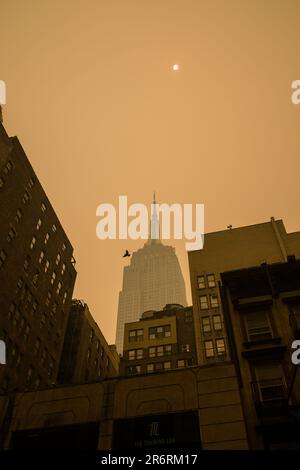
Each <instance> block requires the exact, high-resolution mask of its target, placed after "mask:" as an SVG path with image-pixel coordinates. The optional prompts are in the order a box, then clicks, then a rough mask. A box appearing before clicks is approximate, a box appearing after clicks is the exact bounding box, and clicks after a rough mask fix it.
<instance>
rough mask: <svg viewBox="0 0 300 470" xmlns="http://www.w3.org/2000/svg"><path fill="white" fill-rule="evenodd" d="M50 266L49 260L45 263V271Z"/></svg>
mask: <svg viewBox="0 0 300 470" xmlns="http://www.w3.org/2000/svg"><path fill="white" fill-rule="evenodd" d="M43 257H44V256H43ZM49 266H50V263H49V261H48V260H47V261H46V263H45V273H46V272H47V271H48V269H49Z"/></svg>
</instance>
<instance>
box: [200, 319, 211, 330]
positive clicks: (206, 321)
mask: <svg viewBox="0 0 300 470" xmlns="http://www.w3.org/2000/svg"><path fill="white" fill-rule="evenodd" d="M201 321H202V330H203V333H210V332H211V326H210V318H209V317H202V319H201Z"/></svg>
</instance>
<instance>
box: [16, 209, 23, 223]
mask: <svg viewBox="0 0 300 470" xmlns="http://www.w3.org/2000/svg"><path fill="white" fill-rule="evenodd" d="M22 216H23V212H22V211H21V209H18V210H17V213H16V215H15V221H16V222H17V224H18V223H19V222H20V221H21V219H22Z"/></svg>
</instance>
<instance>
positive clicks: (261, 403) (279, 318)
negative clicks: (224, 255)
mask: <svg viewBox="0 0 300 470" xmlns="http://www.w3.org/2000/svg"><path fill="white" fill-rule="evenodd" d="M221 281H222V287H221V293H222V303H223V312H224V320H225V322H226V326H227V331H228V342H229V349H230V356H231V358H232V359H233V361H234V362H235V364H236V371H237V376H238V379H239V384H240V391H241V397H242V403H243V410H244V411H243V412H244V416H245V422H246V426H247V435H248V438H249V446H250V448H251V449H280V448H281V449H283V448H287V449H293V448H294V449H295V448H297V449H300V425H299V420H300V413H299V403H300V375H299V371H298V369H299V366H298V365H297V364H293V362H292V354H293V352H294V349H293V348H292V343H293V341H294V339H296V338H299V337H300V336H299V333H300V260H296V259H295V257H294V256H289V258H288V262H286V263H272V264H269V263H262V264H261V265H260V266H254V267H249V268H246V269H239V270H234V271H227V272H224V273H222V274H221Z"/></svg>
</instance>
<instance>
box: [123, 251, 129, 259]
mask: <svg viewBox="0 0 300 470" xmlns="http://www.w3.org/2000/svg"><path fill="white" fill-rule="evenodd" d="M126 256H130V253H129V251H128V250H126V251H125V253H124V255H123V258H126Z"/></svg>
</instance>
